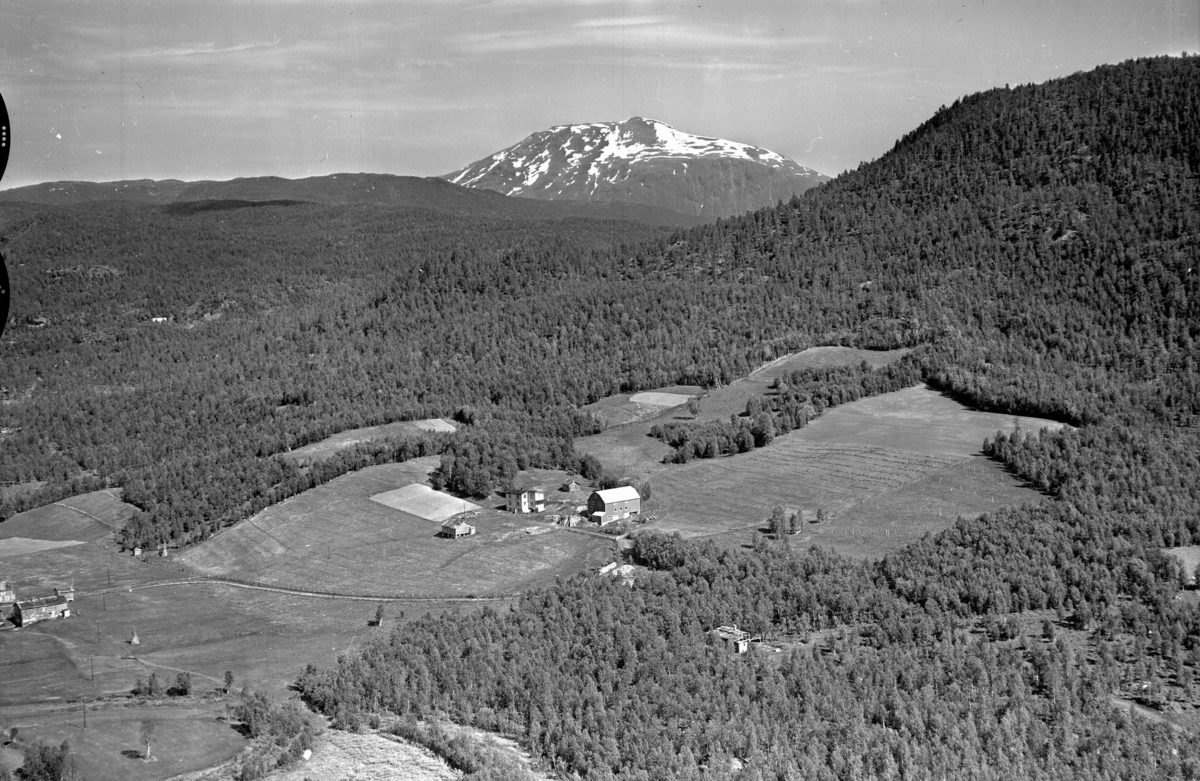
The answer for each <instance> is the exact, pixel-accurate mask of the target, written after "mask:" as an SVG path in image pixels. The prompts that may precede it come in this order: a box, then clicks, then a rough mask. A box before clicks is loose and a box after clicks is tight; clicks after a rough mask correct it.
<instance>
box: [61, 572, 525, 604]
mask: <svg viewBox="0 0 1200 781" xmlns="http://www.w3.org/2000/svg"><path fill="white" fill-rule="evenodd" d="M205 584H214V585H218V586H232V587H234V588H245V589H251V590H253V591H273V592H275V593H277V594H292V595H294V596H300V597H319V598H321V599H350V600H356V601H359V602H500V601H503V600H506V599H513V598H514V597H519V596H520V592H516V593H513V594H498V595H492V596H486V597H440V596H431V595H423V596H407V597H404V596H401V597H397V596H371V595H364V594H331V593H324V592H320V591H304V590H301V589H298V588H286V587H283V586H260V585H256V584H253V583H239V582H237V581H233V580H223V579H221V578H182V579H178V580H161V581H158V582H157V583H141V584H139V585H136V586H113V587H112V588H102V589H100V590H98V591H87V592H84V591H80V592H78V596H81V597H95V596H99V595H101V594H112V593H115V592H118V591H140V590H142V589H147V588H161V587H163V586H194V585H205Z"/></svg>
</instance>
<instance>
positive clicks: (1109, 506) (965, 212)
mask: <svg viewBox="0 0 1200 781" xmlns="http://www.w3.org/2000/svg"><path fill="white" fill-rule="evenodd" d="M1198 188H1200V58H1196V57H1185V58H1170V59H1167V58H1163V59H1154V60H1146V61H1138V62H1130V63H1125V64H1123V65H1119V66H1110V67H1103V68H1100V69H1097V70H1096V71H1093V72H1090V73H1085V74H1077V75H1074V76H1071V77H1068V78H1065V79H1061V80H1058V81H1055V82H1051V83H1048V84H1044V85H1036V86H1022V87H1017V88H1013V89H1002V90H993V91H990V92H987V93H982V94H979V95H974V96H971V97H968V98H965V99H963V100H962V101H959V102H957V103H956V104H955V105H953V106H951V107H949V108H946V109H944V110H942V111H939V112H938V114H937V115H936V116H934V117H933V118H932V119H931V120H929V121H928V122H927V123H925V124H924V125H923V126H922V127H920V128H918V129H917V130H915V131H914V132H913V133H911V134H909V135H908V136H906V137H905V138H903V139H901V140H900V141H899V142H898V143H897V145H896V147H895V149H894V150H892V152H890V153H889V154H888V155H886V156H885V157H884V158H882V159H881V160H879V161H876V162H874V163H871V164H867V165H864V166H862V167H860V169H859V170H857V171H855V172H853V173H850V174H847V175H845V176H842V177H839V178H838V179H837V180H835V181H834V182H832V183H830V184H828V185H826V186H824V187H821V188H819V189H817V190H815V191H812V192H809V193H807V194H805V196H804V197H802V198H799V199H796V200H793V201H792V202H791V203H789V204H784V205H781V206H780V207H779V208H776V209H769V210H765V211H762V212H759V213H756V214H754V215H750V216H748V217H747V218H745V219H740V220H730V221H724V222H720V223H718V224H716V225H714V226H710V227H706V228H700V229H696V230H693V231H690V232H687V233H683V234H677V235H675V236H672V237H669V238H664V239H659V240H656V241H654V242H651V243H650V244H646V245H643V246H641V247H639V248H637V249H634V250H629V249H622V250H621V251H620V252H619V253H614V254H613V255H612V256H611V259H612V262H613V263H614V264H615V265H614V267H613V268H612V269H611V270H608V271H607V273H608V277H607V280H608V281H609V282H610V284H613V285H614V286H616V287H619V286H620V285H622V284H625V283H630V282H636V283H637V284H638V285H639V287H640V289H644V290H656V289H657V290H662V289H663V288H660V287H658V286H659V285H671V286H673V287H672V289H673V290H675V291H678V292H677V293H676V294H674V295H673V296H671V297H664V299H663V300H662V301H660V302H659V303H658V304H657V305H656V307H655V312H654V315H655V317H654V318H652V319H649V320H642V321H638V320H637V319H636V315H635V314H634V313H633V312H620V311H619V310H617V311H611V310H610V312H611V314H610V318H609V320H608V321H607V322H611V321H612V320H613V319H620V318H623V317H624V316H625V315H626V314H627V315H628V320H629V322H631V323H633V322H640V323H670V322H673V319H672V318H673V317H684V318H685V320H686V319H692V321H693V327H692V328H691V329H688V333H690V334H693V335H694V334H696V333H697V331H698V327H702V326H703V325H704V324H706V322H707V320H706V319H707V318H712V317H713V313H714V312H720V313H721V314H722V315H723V316H724V318H725V321H724V323H725V325H724V328H723V329H722V330H721V331H720V333H719V335H716V334H714V335H712V337H711V342H710V344H711V345H712V346H713V347H714V348H715V347H716V346H717V345H718V344H720V345H721V347H722V348H723V349H724V350H725V352H726V354H727V355H730V356H732V357H731V358H730V359H729V364H728V365H727V366H722V365H721V364H720V362H719V361H716V360H713V359H712V358H710V357H708V356H712V355H714V353H708V352H705V351H697V352H696V353H694V354H693V355H694V357H693V364H689V365H687V366H685V367H679V366H678V364H677V363H676V362H675V361H677V360H678V358H677V357H673V356H659V357H664V358H668V359H667V360H661V361H660V362H659V363H657V364H656V366H658V367H661V368H663V369H667V367H671V369H667V371H668V373H669V372H670V371H671V370H674V371H676V372H678V373H677V374H675V375H673V377H672V378H673V379H679V380H683V379H688V380H691V381H699V382H715V381H722V380H723V379H725V378H726V377H727V376H729V374H731V373H732V374H736V373H737V372H739V371H741V370H742V369H743V363H752V362H754V361H755V360H760V359H762V358H764V357H769V356H770V355H771V354H772V352H773V351H774V350H775V349H785V348H786V346H787V345H789V344H792V343H796V342H803V341H804V340H806V339H823V340H829V341H835V340H842V341H845V342H850V343H855V344H858V345H860V346H862V345H869V346H874V345H877V346H894V345H900V344H904V345H917V346H919V349H918V350H916V351H915V352H914V353H913V356H914V357H913V359H912V360H913V361H915V362H916V363H917V364H918V365H919V366H920V371H921V372H922V373H923V374H924V376H925V377H926V379H927V380H928V381H930V382H932V383H934V384H936V385H938V386H940V387H942V388H944V389H946V390H947V391H949V392H952V393H954V394H956V395H958V396H959V397H960V398H962V399H964V400H967V401H969V402H973V403H975V404H977V405H979V406H982V407H986V408H988V409H994V410H1005V411H1011V412H1014V413H1019V414H1039V415H1047V416H1052V417H1057V418H1059V419H1063V420H1065V421H1068V422H1070V423H1072V424H1075V425H1076V426H1078V428H1077V429H1076V430H1064V431H1063V432H1060V433H1058V434H1047V433H1043V434H1042V435H1040V436H1037V435H1028V434H1017V435H1014V436H1011V437H1008V436H999V437H997V438H996V439H995V440H994V441H991V442H988V443H987V444H986V450H987V452H988V453H989V454H990V455H991V456H992V457H993V458H996V459H998V460H1000V461H1002V462H1004V463H1005V464H1006V465H1008V466H1009V467H1010V468H1011V469H1012V470H1013V471H1014V472H1016V473H1017V474H1019V475H1022V476H1024V477H1026V478H1027V479H1028V480H1030V481H1031V482H1032V483H1034V484H1035V485H1037V486H1038V487H1040V488H1042V489H1043V490H1044V491H1045V492H1046V493H1047V494H1048V498H1047V499H1046V500H1045V501H1044V502H1043V503H1041V504H1039V505H1036V506H1031V507H1026V508H1019V509H1018V508H1008V509H1002V510H999V511H997V512H995V513H991V514H987V515H984V516H981V517H980V518H977V519H973V520H960V521H959V522H958V523H956V524H955V526H954V527H953V528H951V529H949V530H947V531H945V532H943V533H941V534H939V535H936V536H934V537H929V538H926V539H925V540H923V541H922V542H920V543H917V544H915V545H912V546H910V547H908V548H906V549H904V550H901V551H899V552H897V553H895V554H893V555H890V556H888V557H886V558H885V559H884V560H882V561H879V562H864V563H851V562H848V561H845V560H842V559H840V558H838V557H837V556H834V555H832V554H829V553H826V552H822V551H820V550H816V549H814V550H811V551H808V552H803V553H799V552H792V551H789V550H787V549H786V547H785V546H783V545H776V544H769V543H763V544H762V545H760V546H759V548H757V549H755V550H725V549H721V548H719V547H717V546H715V545H712V544H708V543H697V542H683V541H680V540H678V539H671V538H664V537H659V536H654V535H647V536H643V537H641V538H639V540H638V544H637V547H636V548H635V551H634V553H635V556H636V558H637V560H638V561H639V562H640V563H642V564H643V565H645V566H647V567H649V568H650V569H652V570H654V571H653V572H651V573H648V574H646V575H643V576H641V577H639V579H638V581H637V583H636V584H635V586H634V587H633V588H632V589H625V588H622V587H620V586H617V585H614V584H611V583H609V582H607V581H596V580H587V579H585V578H582V577H580V578H578V579H574V580H571V581H569V582H565V583H562V584H560V585H559V586H558V587H557V588H554V589H550V590H548V591H546V592H542V593H536V594H530V595H527V596H526V598H525V599H524V600H523V601H522V603H521V604H520V605H519V606H518V607H517V608H516V609H514V610H513V611H512V612H511V613H505V614H498V613H493V612H489V611H485V612H484V613H482V614H480V615H476V616H456V617H445V618H440V619H425V620H422V621H420V622H417V623H416V624H414V625H410V626H407V627H405V629H404V631H403V633H399V632H398V633H396V634H393V636H392V637H391V638H390V639H388V640H384V641H380V642H377V643H374V644H371V645H370V646H368V647H366V648H364V649H362V650H361V651H359V652H355V653H353V654H349V655H347V656H346V657H344V658H343V659H342V660H341V661H340V663H339V665H338V666H337V667H336V668H335V669H332V670H324V671H323V670H318V669H315V668H310V669H308V670H306V671H305V673H304V674H303V675H302V676H301V678H300V680H299V682H298V685H299V687H300V689H301V691H302V692H303V693H304V695H305V696H306V697H307V698H308V700H309V701H310V703H312V704H313V705H314V706H316V707H317V708H319V709H321V710H323V711H324V712H326V713H328V714H329V715H331V716H332V717H334V719H335V721H336V722H337V723H340V724H342V725H346V726H354V725H356V724H358V723H360V722H361V721H362V720H363V719H364V718H365V717H366V716H367V714H372V713H374V714H381V713H382V714H384V715H386V714H389V713H390V714H394V715H395V717H397V718H400V719H406V718H413V717H416V718H420V717H427V716H430V715H441V714H445V715H447V716H449V717H451V718H454V719H456V720H460V721H465V722H469V723H474V724H478V725H480V726H483V727H486V728H490V729H498V730H501V731H505V732H510V733H512V734H515V735H518V736H519V737H520V739H521V740H522V741H524V742H525V743H526V744H527V745H528V746H529V747H530V748H531V750H533V751H534V752H535V753H537V754H539V755H540V756H542V757H544V758H545V759H546V761H547V762H549V763H550V764H552V765H553V766H555V767H557V768H558V769H560V770H563V771H566V772H571V771H574V772H577V773H579V774H580V776H583V777H586V778H598V779H599V778H610V777H613V776H614V775H616V776H619V777H621V778H632V779H638V778H644V779H651V778H653V779H667V778H681V779H682V778H714V779H724V778H737V779H756V780H757V779H767V778H779V779H790V778H820V779H826V778H827V779H851V778H880V779H891V778H913V779H925V778H947V777H953V778H979V779H993V778H994V779H1010V778H1056V779H1058V778H1078V779H1104V778H1114V779H1115V778H1196V777H1200V749H1198V748H1197V743H1196V741H1195V740H1194V739H1193V738H1192V736H1190V735H1189V734H1187V733H1186V732H1182V731H1177V730H1175V729H1173V728H1171V727H1170V726H1167V725H1165V724H1161V723H1159V722H1158V720H1157V719H1155V718H1147V717H1145V716H1141V715H1137V714H1134V713H1132V712H1131V711H1130V709H1129V708H1128V707H1127V706H1125V705H1122V706H1121V707H1120V708H1117V707H1115V706H1114V703H1115V702H1118V701H1122V702H1124V701H1127V700H1135V701H1137V702H1140V703H1141V704H1143V705H1145V706H1148V707H1150V708H1156V709H1160V710H1162V711H1175V712H1182V713H1184V714H1188V713H1194V711H1195V708H1196V705H1197V696H1196V688H1195V681H1196V676H1197V673H1200V610H1198V609H1197V607H1196V603H1195V600H1191V599H1186V600H1180V599H1176V598H1175V597H1176V595H1177V594H1178V592H1179V590H1180V588H1181V587H1182V583H1183V573H1182V572H1181V571H1180V568H1179V565H1178V564H1176V563H1175V562H1174V561H1173V560H1172V559H1169V558H1168V557H1166V556H1165V555H1164V554H1163V553H1162V552H1161V548H1162V547H1164V546H1171V545H1186V544H1190V543H1195V542H1198V541H1200V540H1198V537H1200V458H1198V454H1200V438H1198V437H1197V431H1198V429H1197V428H1196V426H1195V424H1196V416H1197V415H1198V414H1200V395H1198V394H1197V375H1196V372H1197V366H1198V364H1200V347H1198V345H1197V339H1198V338H1200V308H1198V306H1200V305H1198V304H1197V293H1200V282H1198V280H1197V277H1198V273H1200V269H1197V259H1198V257H1200V252H1198V251H1197V249H1198V248H1197V242H1198V240H1200V209H1197V208H1196V205H1197V204H1198V203H1200V198H1198V197H1197V196H1198V195H1200V191H1198ZM600 273H604V272H603V271H601V272H600ZM613 280H616V281H615V282H613ZM635 300H641V299H635ZM675 313H678V314H675ZM684 313H686V315H685V314H684ZM593 322H594V321H593ZM603 322H604V321H602V322H599V323H596V326H597V327H599V328H603V327H604V325H603ZM649 327H650V328H653V327H654V326H653V325H650V326H649ZM629 333H630V334H631V335H636V334H638V333H639V332H638V331H637V330H631V331H630V332H629ZM701 333H703V332H701ZM747 336H749V337H753V338H755V339H757V340H759V343H760V344H759V346H758V347H757V348H755V346H754V345H753V344H752V343H747V342H743V341H742V339H743V338H745V337H747ZM634 338H635V339H636V338H637V337H636V336H634ZM692 344H695V342H694V341H693V342H692ZM743 346H744V347H745V348H747V349H742V348H743ZM597 347H598V346H597ZM598 348H599V347H598ZM756 350H757V351H756ZM714 369H720V372H719V373H715V374H709V373H708V372H712V371H713V370H714ZM623 376H625V377H628V380H627V382H628V383H629V384H630V385H631V386H633V387H636V383H637V382H639V381H652V380H653V379H655V377H654V376H653V375H636V374H632V375H628V374H627V375H623ZM796 379H798V380H801V381H803V382H809V381H811V380H812V379H813V377H801V378H796ZM828 379H829V380H830V381H831V382H833V383H835V384H836V383H841V384H845V383H846V382H847V379H846V378H845V377H841V376H833V375H831V376H830V377H829V378H828ZM806 387H807V386H806ZM808 392H809V394H810V396H811V398H816V397H817V395H818V393H819V389H808ZM810 400H811V399H810ZM795 401H797V402H802V401H803V400H800V399H796V400H795ZM766 403H770V402H769V400H768V401H767V402H764V404H766ZM801 409H803V408H802V407H801ZM763 411H764V412H766V411H767V409H766V408H765V407H764V409H763ZM775 411H780V412H782V411H783V410H775ZM734 457H736V456H734ZM1034 610H1040V611H1044V612H1042V613H1040V614H1037V615H1038V616H1040V618H1036V619H1034V618H1033V617H1032V616H1031V614H1029V613H1027V612H1025V611H1034ZM735 622H736V623H737V624H739V625H741V626H743V627H745V628H747V629H749V630H751V631H753V632H756V633H762V634H764V635H765V636H767V637H768V638H777V637H781V636H782V637H784V638H785V639H786V638H788V637H791V638H793V639H795V640H796V642H785V643H784V646H785V650H784V651H782V652H781V653H779V654H772V653H770V652H756V653H753V654H751V655H749V656H747V657H731V656H730V655H729V654H728V652H727V651H726V650H725V649H724V648H723V647H721V646H720V645H719V644H718V643H717V642H716V641H715V640H713V639H712V638H711V636H710V635H708V634H707V632H708V630H711V629H712V628H714V627H715V626H717V625H720V624H728V623H735ZM1031 622H1033V623H1034V626H1035V627H1038V626H1039V624H1038V623H1037V622H1040V628H1035V629H1034V630H1033V631H1030V623H1031ZM805 640H807V641H809V642H800V641H805ZM1118 698H1120V700H1118ZM1193 721H1194V719H1193ZM399 729H400V730H401V731H404V730H405V729H406V728H404V727H403V726H402V725H401V726H400V727H399ZM409 731H411V730H409Z"/></svg>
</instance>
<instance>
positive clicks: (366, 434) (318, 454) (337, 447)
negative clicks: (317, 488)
mask: <svg viewBox="0 0 1200 781" xmlns="http://www.w3.org/2000/svg"><path fill="white" fill-rule="evenodd" d="M455 430H456V429H455V427H454V424H453V423H451V422H450V421H448V420H443V419H442V418H428V419H426V420H404V421H397V422H395V423H385V424H384V425H382V426H367V427H366V428H352V429H347V430H346V431H339V432H338V433H337V434H334V435H333V436H331V437H326V438H325V439H322V440H321V441H320V442H313V443H312V444H311V445H305V446H304V447H298V448H296V449H295V450H292V451H289V452H287V453H283V454H282V455H283V457H284V458H288V459H291V460H292V461H295V462H296V463H298V464H302V465H307V464H314V463H319V462H321V461H326V460H328V459H329V458H331V457H333V456H335V455H337V454H338V453H339V452H341V451H342V450H345V449H346V448H350V447H354V446H355V445H361V444H363V443H365V442H373V441H375V440H378V439H386V438H388V437H415V436H419V435H421V434H426V433H431V432H432V433H438V432H441V433H453V432H454V431H455Z"/></svg>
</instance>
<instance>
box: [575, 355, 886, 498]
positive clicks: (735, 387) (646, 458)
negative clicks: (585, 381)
mask: <svg viewBox="0 0 1200 781" xmlns="http://www.w3.org/2000/svg"><path fill="white" fill-rule="evenodd" d="M907 352H909V351H908V350H858V349H855V348H851V347H810V348H809V349H807V350H804V351H802V352H798V353H792V354H791V355H786V356H784V357H782V358H778V359H776V360H774V361H772V362H771V363H769V364H767V365H766V366H763V367H761V368H759V369H758V370H757V371H755V372H753V373H752V374H751V375H750V376H749V377H745V378H743V379H740V380H737V381H736V382H732V383H730V384H729V385H726V386H725V387H723V388H713V389H711V390H708V391H704V390H703V389H702V388H699V387H696V386H686V385H676V386H672V387H669V388H659V389H658V390H656V391H646V392H643V393H637V394H633V395H632V396H630V395H628V394H623V395H620V396H610V397H609V398H606V399H601V400H600V401H597V402H595V403H594V404H589V405H587V406H586V407H583V408H582V409H584V410H587V411H591V412H593V413H594V414H596V415H598V416H600V417H601V418H602V419H603V420H604V421H605V423H606V425H607V429H606V430H605V431H604V432H603V433H600V434H596V435H593V436H590V437H581V438H580V439H577V440H576V441H575V449H576V451H578V452H579V453H588V454H591V455H593V456H595V457H596V458H598V459H600V462H601V463H603V464H604V465H605V466H608V467H610V468H620V469H624V470H625V471H626V472H627V473H629V474H630V475H631V476H636V477H643V476H645V475H647V474H650V473H651V472H654V471H657V470H658V469H659V468H661V465H662V459H663V456H665V455H667V454H668V453H670V452H671V448H669V447H667V446H666V445H664V444H662V443H661V442H659V441H658V440H655V439H651V438H650V437H648V436H646V433H647V432H648V431H649V430H650V428H651V426H653V425H654V424H656V423H666V422H669V421H674V420H692V419H693V416H692V415H691V414H690V413H688V412H687V411H686V410H684V409H681V406H682V405H683V404H685V403H686V402H687V399H686V398H683V399H682V400H680V401H679V404H678V405H676V406H671V407H665V406H656V405H652V404H645V403H642V404H639V403H637V401H636V400H637V399H638V398H639V397H643V398H646V397H648V398H652V399H659V398H660V397H661V400H663V401H665V400H667V399H670V398H672V397H676V396H684V395H686V396H692V397H696V398H698V399H699V404H700V414H699V415H697V416H694V419H696V420H699V421H705V420H728V419H729V416H730V415H740V414H741V413H743V412H745V410H746V401H747V400H748V399H749V398H750V397H751V396H761V395H763V394H765V393H766V392H767V391H768V389H769V388H770V386H771V383H772V382H774V381H775V378H776V377H781V376H783V375H785V374H787V373H788V372H792V371H795V370H797V369H803V368H810V367H823V366H853V365H857V364H860V363H862V362H863V361H866V362H867V363H869V364H871V365H872V366H885V365H887V364H889V363H891V362H892V361H895V360H897V359H899V358H900V357H901V356H903V355H904V354H905V353H907Z"/></svg>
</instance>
